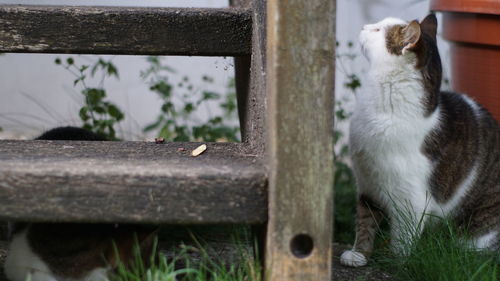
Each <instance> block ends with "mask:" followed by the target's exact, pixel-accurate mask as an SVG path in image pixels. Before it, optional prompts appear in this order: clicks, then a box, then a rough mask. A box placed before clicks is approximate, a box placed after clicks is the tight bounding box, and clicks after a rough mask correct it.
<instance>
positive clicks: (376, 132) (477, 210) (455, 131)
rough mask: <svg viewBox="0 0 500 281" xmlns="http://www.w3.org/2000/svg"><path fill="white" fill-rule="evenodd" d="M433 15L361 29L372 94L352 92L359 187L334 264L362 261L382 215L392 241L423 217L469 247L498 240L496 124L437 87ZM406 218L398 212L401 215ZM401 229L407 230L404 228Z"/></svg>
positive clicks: (407, 235)
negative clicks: (350, 230)
mask: <svg viewBox="0 0 500 281" xmlns="http://www.w3.org/2000/svg"><path fill="white" fill-rule="evenodd" d="M436 29H437V20H436V17H435V16H434V15H429V16H427V17H426V18H425V19H424V20H423V21H422V22H421V23H419V22H417V21H412V22H410V23H408V22H406V21H403V20H400V19H395V18H386V19H384V20H382V21H380V22H378V23H375V24H369V25H366V26H364V28H363V30H362V31H361V34H360V43H361V46H362V49H363V52H364V55H365V56H366V57H367V59H368V60H369V62H370V70H369V79H370V83H371V87H370V91H367V92H364V93H359V94H358V95H357V97H356V100H357V101H356V108H355V111H354V115H353V117H352V120H351V127H350V149H351V155H352V161H353V168H354V173H355V176H356V181H357V185H358V203H357V214H356V241H355V243H354V247H353V249H352V250H350V251H346V252H344V253H343V254H342V256H341V263H342V264H344V265H348V266H363V265H365V264H366V263H367V257H368V256H369V255H370V254H371V252H372V250H373V241H374V236H375V231H376V226H377V224H378V221H379V220H380V219H381V217H382V212H383V213H385V214H386V215H387V216H388V217H389V219H390V227H391V245H392V247H393V250H394V251H395V252H397V253H401V254H405V249H404V248H403V245H402V243H401V241H413V239H415V238H417V237H414V236H413V235H416V236H418V235H419V233H420V231H421V229H422V226H423V225H424V224H425V223H426V222H427V220H428V217H429V216H426V215H424V214H433V215H437V216H440V217H444V216H447V217H451V218H452V219H453V220H454V221H455V222H456V223H457V225H459V226H460V227H464V228H467V229H468V230H469V231H470V232H471V233H472V235H473V241H470V242H471V244H472V245H473V246H474V247H477V248H489V249H498V248H499V246H500V238H499V237H500V127H499V125H498V123H497V121H495V120H494V119H493V117H492V116H491V115H490V114H489V113H488V112H487V111H486V110H485V109H484V108H483V107H482V106H481V105H479V104H477V103H476V102H475V101H473V100H472V99H470V98H468V97H466V96H465V95H462V94H457V93H451V92H441V91H440V86H441V72H442V70H441V61H440V57H439V53H438V49H437V45H436ZM403 216H404V217H403ZM408 225H409V226H410V228H411V229H408Z"/></svg>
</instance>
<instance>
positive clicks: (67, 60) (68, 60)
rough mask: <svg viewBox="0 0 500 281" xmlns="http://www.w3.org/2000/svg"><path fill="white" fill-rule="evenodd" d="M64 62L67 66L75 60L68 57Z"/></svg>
mask: <svg viewBox="0 0 500 281" xmlns="http://www.w3.org/2000/svg"><path fill="white" fill-rule="evenodd" d="M66 62H67V63H68V65H72V64H74V63H75V60H74V59H73V58H71V57H69V58H67V59H66Z"/></svg>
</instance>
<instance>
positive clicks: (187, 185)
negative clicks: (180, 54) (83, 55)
mask: <svg viewBox="0 0 500 281" xmlns="http://www.w3.org/2000/svg"><path fill="white" fill-rule="evenodd" d="M198 145H199V143H165V144H155V143H154V142H82V141H70V142H69V141H8V140H2V141H0V219H4V220H11V219H15V220H29V221H68V222H69V221H71V222H143V223H175V224H187V223H189V224H196V223H249V224H253V223H262V222H265V221H266V220H267V176H266V170H265V167H264V166H263V165H262V162H261V160H260V159H259V158H257V157H256V156H254V155H248V154H245V153H244V147H243V146H244V144H240V143H208V144H207V146H208V148H207V150H206V151H205V152H204V153H203V154H201V155H200V156H198V157H192V156H191V155H190V153H191V151H192V150H193V149H194V148H196V147H197V146H198Z"/></svg>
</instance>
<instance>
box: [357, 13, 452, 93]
mask: <svg viewBox="0 0 500 281" xmlns="http://www.w3.org/2000/svg"><path fill="white" fill-rule="evenodd" d="M436 33H437V19H436V16H435V15H433V14H430V15H428V16H427V17H425V19H423V20H422V21H421V22H418V21H416V20H413V21H411V22H406V21H404V20H401V19H397V18H386V19H384V20H382V21H380V22H377V23H374V24H367V25H365V26H364V27H363V30H362V31H361V33H360V36H359V41H360V44H361V48H362V49H363V53H364V55H365V56H366V58H367V59H368V60H369V61H370V64H371V68H372V70H373V71H377V72H381V74H382V75H384V74H387V73H389V72H401V71H402V70H408V71H410V72H413V73H415V74H418V75H420V74H421V79H422V82H423V85H424V87H425V89H426V91H427V92H428V93H437V92H439V89H440V87H441V75H442V69H441V59H440V57H439V52H438V48H437V42H436Z"/></svg>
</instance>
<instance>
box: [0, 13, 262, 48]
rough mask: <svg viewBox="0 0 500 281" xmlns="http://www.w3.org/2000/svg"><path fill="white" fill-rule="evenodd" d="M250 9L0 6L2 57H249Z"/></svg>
mask: <svg viewBox="0 0 500 281" xmlns="http://www.w3.org/2000/svg"><path fill="white" fill-rule="evenodd" d="M251 32H252V18H251V11H250V10H249V9H237V8H226V9H210V8H132V7H75V6H72V7H69V6H20V5H0V52H15V53H18V52H21V53H76V54H128V55H195V56H239V55H249V54H250V48H251Z"/></svg>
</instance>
